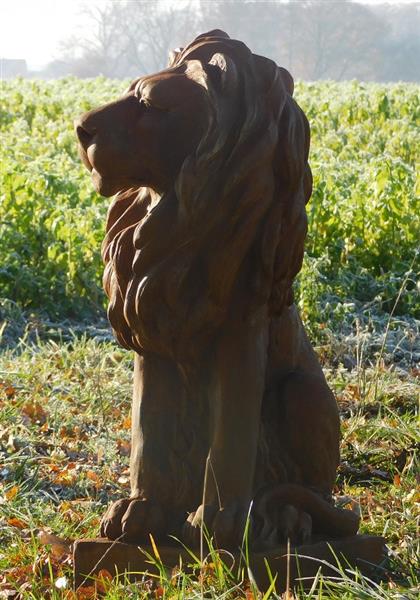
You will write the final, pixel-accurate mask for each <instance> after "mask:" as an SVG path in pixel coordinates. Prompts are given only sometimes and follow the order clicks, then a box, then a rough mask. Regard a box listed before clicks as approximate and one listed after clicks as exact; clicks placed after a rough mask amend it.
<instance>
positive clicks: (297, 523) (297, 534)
mask: <svg viewBox="0 0 420 600" xmlns="http://www.w3.org/2000/svg"><path fill="white" fill-rule="evenodd" d="M261 517H262V519H261ZM261 520H262V521H263V525H262V526H260V527H259V528H257V529H258V531H257V532H255V533H256V537H255V540H253V541H254V542H255V544H256V545H257V546H258V548H263V549H268V548H274V547H276V546H279V544H287V542H288V541H290V543H291V544H292V545H294V546H295V545H299V544H305V543H306V542H308V541H309V540H310V539H311V535H312V517H311V515H309V514H308V513H306V512H304V511H302V510H299V509H298V508H296V507H295V506H293V505H292V504H286V505H284V506H282V507H281V508H280V510H279V511H278V512H277V514H276V515H275V516H274V515H272V514H271V515H264V516H262V515H261V514H260V515H259V522H260V523H261Z"/></svg>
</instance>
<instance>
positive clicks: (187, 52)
mask: <svg viewBox="0 0 420 600" xmlns="http://www.w3.org/2000/svg"><path fill="white" fill-rule="evenodd" d="M76 132H77V136H78V138H79V147H80V155H81V158H82V160H83V162H84V163H85V165H86V166H87V168H88V169H89V170H90V171H91V173H92V178H93V182H94V185H95V187H96V189H97V190H98V191H99V192H100V193H101V194H102V195H104V196H110V195H112V194H116V196H115V198H114V199H113V201H112V203H111V206H110V208H109V212H108V218H107V226H106V236H105V240H104V243H103V258H104V262H105V273H104V286H105V290H106V293H107V295H108V297H109V310H108V314H109V319H110V322H111V324H112V326H113V329H114V332H115V335H116V337H117V339H118V341H119V342H120V343H121V344H122V345H123V346H124V347H125V348H128V349H131V350H133V352H134V355H135V360H134V395H133V408H132V449H131V460H130V479H131V495H130V497H127V498H122V499H121V500H118V501H117V502H116V503H114V504H113V505H112V506H110V507H109V509H108V511H107V512H106V514H105V515H104V517H103V519H102V524H101V535H103V536H105V537H107V538H109V539H111V540H115V539H119V540H123V541H125V542H131V543H136V544H137V543H138V544H144V543H147V542H148V540H149V534H152V535H153V537H154V539H155V540H157V541H158V542H159V543H160V545H163V546H166V545H167V544H168V542H169V539H170V538H169V536H170V535H173V536H176V537H178V538H181V539H182V540H183V541H184V542H185V543H186V544H188V545H189V546H191V547H193V548H196V547H197V546H198V542H199V537H200V530H201V525H202V523H203V522H204V523H205V525H206V527H207V529H208V531H209V533H210V535H212V536H213V539H214V543H215V544H216V546H217V547H219V548H229V549H232V550H233V551H234V552H235V551H237V549H238V547H239V546H240V543H241V541H242V539H243V533H244V528H245V523H246V520H247V518H248V517H249V516H250V519H251V524H252V527H251V529H250V545H251V549H252V551H253V552H254V558H255V560H256V561H257V563H258V560H260V559H259V558H258V557H260V556H262V554H259V553H260V552H264V553H265V555H267V554H266V553H267V552H268V553H269V554H268V555H269V556H274V555H271V554H270V553H271V552H274V553H277V552H278V550H277V549H278V548H279V547H280V546H281V545H282V544H284V543H286V541H287V540H288V539H290V540H291V543H292V544H293V545H294V546H297V547H298V548H301V546H302V544H303V546H302V547H303V548H305V550H306V549H308V552H310V553H313V552H316V553H317V552H318V551H319V552H324V553H325V552H326V550H325V548H326V546H325V544H324V545H321V546H320V547H318V546H313V545H309V546H306V545H305V544H310V542H311V541H313V540H314V539H316V536H323V538H324V539H328V538H334V539H336V541H335V542H334V545H336V544H338V546H337V547H340V544H341V542H340V541H337V538H343V540H344V541H343V542H342V543H343V544H344V546H343V548H344V549H345V552H346V556H347V554H348V557H353V558H355V557H356V555H357V553H358V552H359V551H360V557H364V556H365V554H364V552H365V549H366V551H368V550H369V548H375V552H374V555H375V557H376V558H377V557H378V556H379V553H378V552H377V550H378V547H379V546H378V544H379V542H377V541H375V539H376V538H359V537H357V538H352V539H353V540H354V541H353V542H352V541H348V540H347V538H349V536H354V535H355V534H356V533H357V531H358V525H359V517H358V516H357V515H356V514H355V513H353V512H352V511H350V510H344V509H341V508H337V507H335V506H334V503H333V500H332V488H333V484H334V481H335V478H336V469H337V466H338V464H339V438H340V424H339V416H338V410H337V405H336V401H335V398H334V396H333V394H332V392H331V390H330V389H329V387H328V385H327V383H326V381H325V378H324V375H323V372H322V369H321V366H320V364H319V362H318V359H317V357H316V355H315V352H314V351H313V349H312V347H311V344H310V342H309V340H308V337H307V335H306V333H305V330H304V327H303V325H302V321H301V319H300V316H299V313H298V310H297V308H296V305H295V304H294V301H293V292H292V284H293V280H294V278H295V276H296V275H297V273H298V272H299V270H300V268H301V265H302V257H303V250H304V241H305V236H306V229H307V218H306V212H305V205H306V203H307V202H308V200H309V198H310V195H311V191H312V176H311V170H310V168H309V165H308V153H309V143H310V134H309V124H308V121H307V119H306V117H305V115H304V113H303V112H302V110H301V109H300V108H299V106H298V104H297V103H296V101H295V100H294V98H293V79H292V77H291V75H290V74H289V73H288V72H287V71H286V70H285V69H283V68H281V67H278V66H277V65H276V64H275V63H274V62H273V61H271V60H269V59H267V58H264V57H261V56H258V55H255V54H253V53H252V52H251V51H250V50H249V49H248V48H247V47H246V46H245V45H244V44H243V43H242V42H239V41H237V40H232V39H231V38H230V37H229V36H228V35H227V34H225V33H224V32H222V31H219V30H215V31H211V32H208V33H206V34H203V35H201V36H199V37H197V38H196V39H195V40H193V41H192V42H191V43H190V44H188V45H187V46H186V47H185V48H183V49H181V50H179V51H176V52H174V53H173V55H172V58H171V63H170V65H169V67H168V68H167V69H165V70H164V71H162V72H160V73H155V74H153V75H149V76H145V77H141V78H139V79H136V80H135V81H133V83H132V84H131V85H130V86H129V88H128V89H127V90H126V92H125V93H124V95H123V96H122V97H121V98H119V99H116V101H115V102H112V103H110V104H107V105H105V106H102V107H99V108H97V109H95V110H92V111H90V112H88V113H86V114H85V115H83V116H82V117H81V118H80V119H79V120H78V121H77V122H76ZM251 507H252V510H250V508H251ZM314 536H315V537H314ZM346 540H347V541H346ZM89 544H91V542H80V543H79V545H78V547H77V548H78V550H77V551H76V563H77V565H80V564H83V561H82V563H80V561H81V560H82V559H81V558H80V557H81V556H86V552H91V551H92V552H93V550H91V549H92V548H95V552H100V550H98V548H100V547H101V546H100V545H99V546H97V545H96V546H95V545H94V546H92V545H89ZM102 544H104V542H102ZM320 548H321V549H320ZM322 548H323V550H322ZM127 552H128V553H129V555H130V557H132V552H133V550H132V546H127V547H126V546H122V545H121V544H118V545H116V546H113V547H112V550H111V551H110V553H111V554H112V557H113V558H112V560H113V561H116V564H119V565H122V566H124V565H126V564H127V556H126V553H127ZM168 552H169V550H168ZM136 555H137V554H136ZM170 556H171V555H168V557H169V558H170ZM316 556H318V554H316ZM372 556H373V555H372ZM169 558H168V560H169ZM254 558H253V560H254ZM83 560H85V559H83ZM86 560H87V559H86ZM130 560H131V558H130ZM273 560H274V561H275V559H274V558H273ZM118 561H120V562H118ZM129 562H130V561H129ZM257 563H256V564H257ZM280 563H281V565H282V564H283V563H282V562H281V561H280ZM281 565H280V566H279V567H278V568H279V572H280V570H281V569H282V568H283V567H282V566H281ZM83 568H84V567H83ZM256 568H257V567H256ZM276 568H277V567H276ZM308 568H309V567H308ZM76 569H78V570H79V572H83V569H82V568H81V567H80V566H77V567H76Z"/></svg>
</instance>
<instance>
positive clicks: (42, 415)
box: [22, 402, 47, 423]
mask: <svg viewBox="0 0 420 600" xmlns="http://www.w3.org/2000/svg"><path fill="white" fill-rule="evenodd" d="M22 414H23V415H24V416H26V417H28V418H29V419H30V420H31V421H33V422H37V423H45V422H46V420H47V413H46V412H45V410H44V409H43V407H42V406H41V404H40V403H39V402H27V403H26V404H24V405H23V406H22Z"/></svg>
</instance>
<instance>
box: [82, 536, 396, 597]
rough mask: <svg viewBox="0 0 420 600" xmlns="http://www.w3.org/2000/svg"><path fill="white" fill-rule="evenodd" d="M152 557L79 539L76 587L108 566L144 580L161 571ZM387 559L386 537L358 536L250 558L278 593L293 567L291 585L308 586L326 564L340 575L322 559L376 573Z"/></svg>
mask: <svg viewBox="0 0 420 600" xmlns="http://www.w3.org/2000/svg"><path fill="white" fill-rule="evenodd" d="M230 554H232V555H233V556H234V559H235V567H236V566H239V563H240V560H243V559H241V557H240V554H239V552H237V553H236V554H235V553H230ZM147 555H149V557H150V556H154V552H153V549H152V547H151V546H147V545H144V546H142V547H139V546H135V545H132V544H123V543H121V542H111V541H109V540H107V539H102V538H99V539H92V540H78V541H76V542H75V544H74V575H75V577H74V580H75V587H76V589H77V588H78V587H79V586H81V585H89V578H92V577H95V575H97V574H98V573H99V571H100V570H101V569H106V570H107V571H108V572H109V573H111V575H113V576H115V577H121V576H125V577H128V578H129V579H130V580H131V581H135V580H136V579H140V578H141V577H143V576H144V573H145V572H148V573H151V574H156V573H157V568H156V566H155V565H154V564H153V562H152V561H151V560H150V558H148V556H147ZM159 555H160V558H161V560H162V563H163V564H164V566H165V567H167V568H168V569H172V568H174V567H175V566H177V565H179V561H180V558H181V559H182V564H183V565H185V568H188V565H189V564H191V563H192V558H191V556H190V555H189V554H188V553H187V552H186V551H185V550H184V549H182V548H180V547H175V546H159ZM384 557H385V542H384V539H383V538H382V537H377V536H368V535H357V536H353V537H349V538H343V539H340V540H324V541H320V542H317V543H313V544H305V545H302V546H297V547H294V548H291V549H290V555H289V557H288V556H287V548H286V547H285V546H281V547H279V548H276V549H274V550H269V551H267V552H254V553H252V552H251V553H250V556H249V562H250V569H251V572H252V574H253V576H254V578H255V581H256V583H257V585H258V587H259V589H261V590H265V589H267V588H268V587H269V585H270V578H269V576H268V573H267V564H266V561H267V563H268V565H269V567H270V571H271V574H272V575H273V577H276V576H277V577H276V588H277V591H278V592H282V591H284V590H285V589H286V580H287V571H288V570H289V575H288V577H289V579H288V580H289V582H290V585H293V583H294V582H296V581H297V580H298V579H300V578H308V579H306V581H305V587H306V586H307V585H310V583H311V582H310V579H311V578H314V577H315V576H316V574H317V572H318V571H319V569H320V567H321V570H322V572H323V574H324V575H327V576H328V575H335V576H336V575H337V573H336V572H335V571H333V569H332V568H330V567H328V565H325V564H324V563H321V562H320V561H326V562H328V563H330V564H331V565H333V566H337V558H338V559H339V560H340V562H341V563H342V564H343V565H344V566H348V565H351V566H352V567H357V568H359V569H360V570H361V571H362V572H363V573H365V574H367V575H370V574H372V571H373V570H374V569H375V567H376V566H377V565H379V564H380V563H381V562H382V561H383V559H384ZM222 558H223V557H222ZM91 581H92V579H90V582H91Z"/></svg>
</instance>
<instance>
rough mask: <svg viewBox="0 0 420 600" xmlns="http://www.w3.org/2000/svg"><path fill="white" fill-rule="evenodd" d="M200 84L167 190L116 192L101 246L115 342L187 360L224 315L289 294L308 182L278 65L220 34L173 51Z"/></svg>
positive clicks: (300, 137) (294, 111)
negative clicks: (202, 94)
mask: <svg viewBox="0 0 420 600" xmlns="http://www.w3.org/2000/svg"><path fill="white" fill-rule="evenodd" d="M169 69H176V70H178V71H179V70H184V71H187V70H188V73H189V74H190V76H191V77H193V78H195V79H196V80H197V82H198V83H200V84H201V85H202V86H203V87H204V88H205V90H206V96H207V106H208V128H207V131H206V133H205V135H204V136H203V138H202V139H201V141H200V143H199V145H198V147H197V149H196V151H195V153H194V154H192V155H190V156H188V157H187V158H186V159H185V161H184V163H183V165H182V167H181V169H180V171H179V174H178V176H177V179H176V182H175V185H174V188H173V189H171V190H170V191H168V192H166V193H164V194H163V195H162V196H161V197H160V198H158V200H157V201H156V202H155V201H154V195H155V193H154V192H153V191H151V190H149V189H147V188H141V189H139V190H129V191H128V192H125V193H122V194H119V195H117V197H116V199H115V200H114V203H113V204H112V205H111V208H110V210H109V213H108V220H107V234H106V237H105V240H104V244H103V258H104V261H105V263H106V268H105V273H104V287H105V291H106V293H107V295H108V297H109V300H110V303H109V310H108V314H109V319H110V322H111V324H112V326H113V328H114V331H115V334H116V336H117V338H118V340H119V342H120V343H121V344H122V345H123V346H125V347H127V348H132V349H134V350H136V351H137V352H139V353H144V352H145V351H147V352H148V351H150V352H154V353H158V354H160V355H163V356H167V357H171V358H173V359H175V360H176V361H177V362H178V363H181V362H182V361H189V360H193V357H194V356H197V355H198V354H199V352H200V351H201V350H204V349H205V348H206V347H207V346H208V344H209V343H210V342H211V340H212V339H214V337H215V336H217V334H218V332H219V331H220V327H221V326H222V325H223V323H224V321H225V320H226V319H243V318H246V317H247V316H248V315H249V314H251V313H252V312H253V311H255V310H256V309H258V307H260V306H262V305H266V306H268V310H269V313H270V314H271V315H275V314H280V313H281V311H282V310H283V307H284V306H285V305H289V304H291V303H292V302H293V294H292V282H293V279H294V277H295V275H296V274H297V273H298V271H299V270H300V267H301V263H302V257H303V244H304V239H305V235H306V213H305V204H306V202H307V200H308V199H309V196H310V194H311V188H312V178H311V172H310V169H309V166H308V162H307V159H308V151H309V126H308V123H307V120H306V118H305V116H304V114H303V112H302V111H301V110H300V108H299V107H298V105H297V104H296V103H295V101H294V100H293V98H292V93H293V80H292V78H291V76H290V75H289V73H288V72H287V71H285V70H284V69H281V68H279V67H277V65H276V64H275V63H274V62H272V61H270V60H268V59H266V58H262V57H260V56H257V55H254V54H252V53H251V52H250V50H249V49H248V48H247V47H246V46H245V45H244V44H243V43H241V42H239V41H236V40H232V39H230V38H229V37H228V36H227V35H226V34H224V33H223V32H220V31H214V32H209V33H207V34H204V35H202V36H199V37H198V38H196V39H195V40H194V41H193V42H192V43H191V44H190V45H189V46H187V47H186V48H184V49H183V50H182V51H180V52H177V53H175V54H174V55H173V58H172V62H171V64H170V67H169Z"/></svg>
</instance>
